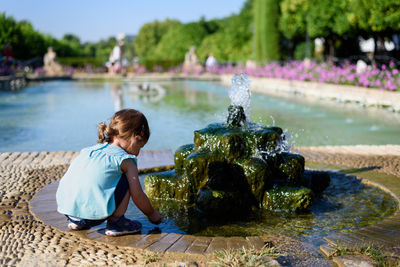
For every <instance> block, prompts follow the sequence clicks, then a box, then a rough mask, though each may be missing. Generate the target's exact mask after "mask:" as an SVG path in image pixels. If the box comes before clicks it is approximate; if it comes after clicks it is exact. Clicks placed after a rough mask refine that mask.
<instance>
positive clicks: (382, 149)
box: [0, 145, 400, 254]
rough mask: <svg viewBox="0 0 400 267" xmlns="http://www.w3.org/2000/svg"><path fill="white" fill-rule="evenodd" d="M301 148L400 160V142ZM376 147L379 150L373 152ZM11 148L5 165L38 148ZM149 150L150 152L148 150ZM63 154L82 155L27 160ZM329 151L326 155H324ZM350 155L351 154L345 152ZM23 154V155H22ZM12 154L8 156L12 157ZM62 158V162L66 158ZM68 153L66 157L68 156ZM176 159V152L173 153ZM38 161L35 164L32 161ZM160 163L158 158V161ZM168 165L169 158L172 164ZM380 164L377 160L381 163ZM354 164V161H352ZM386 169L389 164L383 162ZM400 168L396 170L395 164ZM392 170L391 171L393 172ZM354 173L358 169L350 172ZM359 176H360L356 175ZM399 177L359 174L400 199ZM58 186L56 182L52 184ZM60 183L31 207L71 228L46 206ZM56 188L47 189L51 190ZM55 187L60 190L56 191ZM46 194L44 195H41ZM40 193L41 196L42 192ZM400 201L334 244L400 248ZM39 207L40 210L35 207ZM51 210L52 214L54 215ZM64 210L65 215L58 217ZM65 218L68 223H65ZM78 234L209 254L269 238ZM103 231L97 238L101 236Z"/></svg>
mask: <svg viewBox="0 0 400 267" xmlns="http://www.w3.org/2000/svg"><path fill="white" fill-rule="evenodd" d="M295 151H296V152H298V153H301V154H302V155H303V156H305V158H306V161H307V160H310V159H314V160H315V158H316V157H318V158H320V159H322V161H325V162H329V159H331V161H332V158H340V159H344V160H346V159H347V158H349V157H353V158H355V162H356V163H357V164H354V162H353V164H351V163H352V162H349V165H356V167H361V166H364V165H365V166H368V164H369V163H371V162H372V163H376V161H374V159H375V158H376V157H380V158H379V159H381V160H382V159H383V160H384V159H385V157H391V158H392V157H395V158H396V160H397V161H398V162H400V153H399V151H400V146H391V145H390V146H351V147H350V146H335V147H331V146H330V147H325V148H324V147H298V148H296V149H295ZM373 151H376V154H374V153H373ZM43 153H46V156H45V157H42V161H41V163H42V164H38V162H37V161H36V163H35V161H34V159H35V158H37V157H39V156H40V155H41V154H43ZM151 153H152V157H154V155H155V154H156V152H151ZM163 153H164V155H167V154H168V153H171V152H166V151H164V152H163ZM4 154H7V153H0V159H3V160H2V161H1V165H3V162H8V164H24V162H25V164H26V163H28V159H29V158H30V157H31V158H32V153H29V152H24V153H18V152H17V153H8V154H7V155H8V156H7V157H6V156H5V155H4ZM144 154H145V153H144ZM62 155H64V156H65V155H66V156H70V158H69V161H70V160H72V158H73V157H74V156H76V155H77V152H72V153H71V152H42V153H37V155H36V156H35V157H34V158H33V160H32V161H31V164H26V165H27V166H51V165H57V164H61V163H64V164H66V163H69V162H67V161H68V160H67V159H66V158H64V159H63V156H62ZM318 155H319V156H321V155H324V156H323V157H322V156H321V157H319V156H318ZM344 155H346V156H344ZM21 157H23V159H21ZM360 157H361V158H371V162H368V161H366V160H365V159H364V160H361V161H360V160H359V159H360ZM7 159H8V160H7ZM60 159H61V163H60ZM62 159H63V160H62ZM169 159H171V157H170V158H169ZM32 163H35V164H32ZM153 165H154V164H153ZM166 165H168V164H166ZM375 165H376V164H375ZM394 166H397V165H396V162H395V163H394ZM350 167H351V166H350ZM382 169H383V170H386V169H387V167H386V168H382ZM395 171H396V170H395ZM389 173H390V172H389ZM349 176H352V175H349ZM353 177H354V176H353ZM397 177H398V179H395V180H392V181H387V180H383V181H382V180H380V181H374V180H373V179H366V178H363V177H357V179H360V180H361V182H363V183H367V184H371V185H374V186H378V187H380V188H381V189H382V190H384V191H387V192H389V193H390V194H391V195H392V196H393V197H394V198H395V199H396V200H397V202H399V199H400V176H397ZM51 186H52V187H51ZM55 188H56V183H52V184H50V185H48V186H46V187H44V188H42V189H41V190H40V191H39V192H38V193H37V194H35V196H34V197H33V199H31V200H30V202H29V210H30V212H31V213H32V214H33V215H34V216H35V217H36V218H37V219H39V220H41V221H44V223H45V224H50V225H52V226H54V227H56V228H57V229H59V230H61V231H69V230H68V229H66V223H65V218H64V217H63V216H62V215H60V214H58V213H57V212H56V211H55V210H56V207H55V201H54V200H53V206H51V205H47V207H48V208H47V210H43V203H42V202H43V201H46V202H47V203H49V201H50V202H51V198H49V196H51V195H52V196H53V197H54V192H55V191H54V190H55ZM46 191H47V192H48V193H51V194H46V193H45V192H46ZM52 191H54V192H52ZM41 195H42V197H40V196H41ZM38 196H39V197H38ZM35 205H36V207H38V205H39V206H40V207H41V210H42V213H43V211H44V216H45V220H43V215H42V217H41V216H40V215H39V216H38V215H37V210H36V208H35ZM399 206H400V205H399V203H398V207H397V210H396V212H395V213H394V214H393V215H392V216H390V217H388V218H385V219H383V220H382V221H380V222H379V223H377V224H374V225H370V226H367V227H364V228H361V229H358V230H353V231H350V232H340V233H337V234H330V235H328V236H326V237H324V239H325V240H326V241H327V242H328V244H331V245H333V246H334V245H335V244H339V243H340V244H343V245H346V246H349V247H360V246H367V245H375V246H378V247H382V248H385V250H389V251H395V253H396V252H398V251H397V250H398V249H399V245H400V238H399V237H400V212H399ZM35 210H36V212H35ZM49 215H51V216H49ZM57 216H59V217H57ZM60 221H61V222H62V223H60ZM74 234H76V235H78V236H80V237H82V238H90V239H93V238H95V239H96V240H98V241H101V242H106V243H108V244H110V243H111V244H112V243H115V245H118V246H131V247H136V248H142V249H147V250H150V251H156V252H183V253H189V254H190V253H197V254H204V253H210V252H212V251H215V250H219V249H228V248H239V247H242V246H247V247H254V248H261V247H262V246H263V245H264V242H265V240H264V239H263V237H262V236H260V237H246V238H245V237H230V238H224V237H218V238H211V237H198V236H190V235H180V234H174V233H171V234H166V233H162V234H147V235H136V236H128V237H121V238H118V239H115V238H109V237H106V236H104V235H102V234H101V233H99V232H98V229H92V230H89V231H80V232H74ZM96 236H97V238H96ZM321 250H322V251H323V252H324V250H325V251H326V246H323V247H321ZM325 254H327V253H325Z"/></svg>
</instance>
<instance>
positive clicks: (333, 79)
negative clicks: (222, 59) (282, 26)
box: [209, 61, 400, 91]
mask: <svg viewBox="0 0 400 267" xmlns="http://www.w3.org/2000/svg"><path fill="white" fill-rule="evenodd" d="M209 71H210V72H212V73H216V74H233V73H240V72H245V73H247V74H248V75H250V76H254V77H266V78H276V79H286V80H296V81H311V82H321V83H333V84H342V85H355V86H362V87H371V88H379V89H381V90H389V91H398V90H399V89H400V73H399V70H398V69H396V68H394V64H393V63H391V64H390V65H389V67H387V66H386V65H382V66H381V68H380V69H379V68H377V67H376V66H368V67H367V68H365V69H364V70H363V71H358V72H357V66H356V65H354V64H350V63H345V64H343V65H340V66H336V65H334V64H332V63H329V62H324V63H316V62H312V61H309V62H306V61H290V62H286V63H284V64H279V63H269V64H266V65H264V66H262V67H255V68H245V67H233V66H231V65H228V66H224V67H216V68H213V69H211V70H209Z"/></svg>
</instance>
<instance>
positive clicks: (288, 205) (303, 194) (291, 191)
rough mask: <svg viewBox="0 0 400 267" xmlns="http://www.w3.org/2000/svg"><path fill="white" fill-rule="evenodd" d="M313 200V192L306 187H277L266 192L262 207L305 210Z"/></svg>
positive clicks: (275, 209)
mask: <svg viewBox="0 0 400 267" xmlns="http://www.w3.org/2000/svg"><path fill="white" fill-rule="evenodd" d="M312 200H313V192H312V191H311V189H309V188H306V187H289V186H282V187H275V188H272V189H269V190H267V191H266V192H265V194H264V199H263V201H262V203H261V204H262V207H263V208H264V209H268V210H272V211H292V212H293V211H296V212H299V211H305V210H307V209H308V208H309V207H310V206H311V204H312Z"/></svg>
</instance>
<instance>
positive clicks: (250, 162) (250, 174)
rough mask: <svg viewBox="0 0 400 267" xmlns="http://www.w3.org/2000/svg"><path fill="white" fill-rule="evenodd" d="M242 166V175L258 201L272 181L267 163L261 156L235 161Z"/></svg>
mask: <svg viewBox="0 0 400 267" xmlns="http://www.w3.org/2000/svg"><path fill="white" fill-rule="evenodd" d="M237 164H238V165H239V166H241V167H242V168H243V171H244V175H245V177H246V179H247V182H248V184H249V186H250V188H251V192H252V193H253V195H254V197H255V198H256V200H257V201H258V203H260V202H261V201H262V199H263V197H264V192H265V190H266V189H267V187H268V186H269V185H270V183H271V182H272V177H273V175H272V172H271V170H270V168H268V164H267V163H266V162H265V161H264V160H262V159H261V158H249V159H243V160H239V161H238V162H237Z"/></svg>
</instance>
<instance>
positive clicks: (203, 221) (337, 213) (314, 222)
mask: <svg viewBox="0 0 400 267" xmlns="http://www.w3.org/2000/svg"><path fill="white" fill-rule="evenodd" d="M380 175H383V174H380ZM386 176H387V175H386ZM144 177H145V175H141V176H140V179H141V182H142V185H143V184H144V182H143V179H144ZM394 179H396V177H394ZM152 203H153V205H154V206H155V208H156V209H157V210H159V211H160V213H161V214H162V216H163V222H162V223H161V224H160V225H158V228H159V230H160V231H161V232H165V233H182V234H193V235H202V236H254V235H264V234H270V233H274V234H285V235H290V236H295V237H299V238H300V239H302V240H303V241H304V242H306V243H311V244H313V245H315V246H319V245H321V244H322V243H321V242H322V239H321V237H323V236H326V235H328V234H329V233H334V232H339V231H346V230H354V229H357V228H361V227H365V226H368V225H371V224H374V223H376V222H378V221H380V220H382V219H383V218H385V217H388V216H391V215H393V213H394V212H395V211H396V209H397V201H396V200H394V199H393V197H392V196H391V195H389V194H388V193H386V192H384V191H382V190H381V189H379V188H376V187H373V186H369V185H365V184H363V183H361V182H360V181H359V180H358V179H356V178H349V177H347V176H345V175H343V174H341V173H332V174H331V184H330V185H329V186H328V188H327V189H325V191H324V192H323V193H322V194H321V195H319V196H316V197H315V199H314V202H313V204H312V206H311V208H310V210H309V211H307V212H305V213H300V214H296V213H286V212H270V211H263V210H260V211H258V212H254V213H253V214H252V215H250V216H245V218H239V219H231V220H229V221H227V220H226V219H222V220H221V219H219V220H217V219H212V218H206V217H204V215H199V214H198V213H197V212H196V211H195V210H194V209H193V208H188V207H186V206H185V205H184V204H182V203H180V202H176V201H156V200H152ZM126 216H127V217H129V218H135V219H137V220H139V221H140V222H142V224H143V230H142V233H148V232H151V231H154V225H153V224H151V223H150V222H149V221H148V220H147V219H146V217H145V216H144V215H143V213H141V212H140V210H139V209H138V208H137V207H136V206H135V205H134V204H133V203H132V201H131V204H130V205H129V208H128V211H127V213H126Z"/></svg>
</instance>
